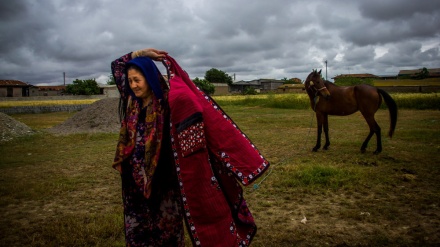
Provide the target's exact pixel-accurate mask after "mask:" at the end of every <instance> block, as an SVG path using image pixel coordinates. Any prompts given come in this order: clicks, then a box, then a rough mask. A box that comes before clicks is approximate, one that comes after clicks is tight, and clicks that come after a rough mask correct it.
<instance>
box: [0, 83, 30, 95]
mask: <svg viewBox="0 0 440 247" xmlns="http://www.w3.org/2000/svg"><path fill="white" fill-rule="evenodd" d="M31 87H32V85H30V84H27V83H24V82H22V81H18V80H0V97H29V89H30V88H31Z"/></svg>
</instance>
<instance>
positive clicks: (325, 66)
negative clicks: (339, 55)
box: [325, 60, 327, 81]
mask: <svg viewBox="0 0 440 247" xmlns="http://www.w3.org/2000/svg"><path fill="white" fill-rule="evenodd" d="M325 80H326V81H327V60H325Z"/></svg>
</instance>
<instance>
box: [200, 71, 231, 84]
mask: <svg viewBox="0 0 440 247" xmlns="http://www.w3.org/2000/svg"><path fill="white" fill-rule="evenodd" d="M205 80H207V81H208V82H210V83H227V84H228V85H231V84H232V77H231V76H229V75H228V74H226V72H224V71H221V70H218V69H216V68H212V69H210V70H208V71H206V73H205Z"/></svg>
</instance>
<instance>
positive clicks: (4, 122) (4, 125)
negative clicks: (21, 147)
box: [0, 112, 35, 142]
mask: <svg viewBox="0 0 440 247" xmlns="http://www.w3.org/2000/svg"><path fill="white" fill-rule="evenodd" d="M34 133H35V132H34V131H33V130H32V129H31V128H30V127H29V126H27V125H26V124H24V123H22V122H20V121H17V120H15V119H13V118H12V117H10V116H8V115H6V114H4V113H2V112H0V142H7V141H9V140H12V139H14V138H15V137H20V136H26V135H32V134H34Z"/></svg>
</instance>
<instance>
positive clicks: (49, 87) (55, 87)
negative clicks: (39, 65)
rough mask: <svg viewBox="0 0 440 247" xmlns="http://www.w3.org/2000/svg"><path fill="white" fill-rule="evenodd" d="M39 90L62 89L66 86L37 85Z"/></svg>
mask: <svg viewBox="0 0 440 247" xmlns="http://www.w3.org/2000/svg"><path fill="white" fill-rule="evenodd" d="M37 87H38V90H39V91H62V90H66V86H37Z"/></svg>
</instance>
